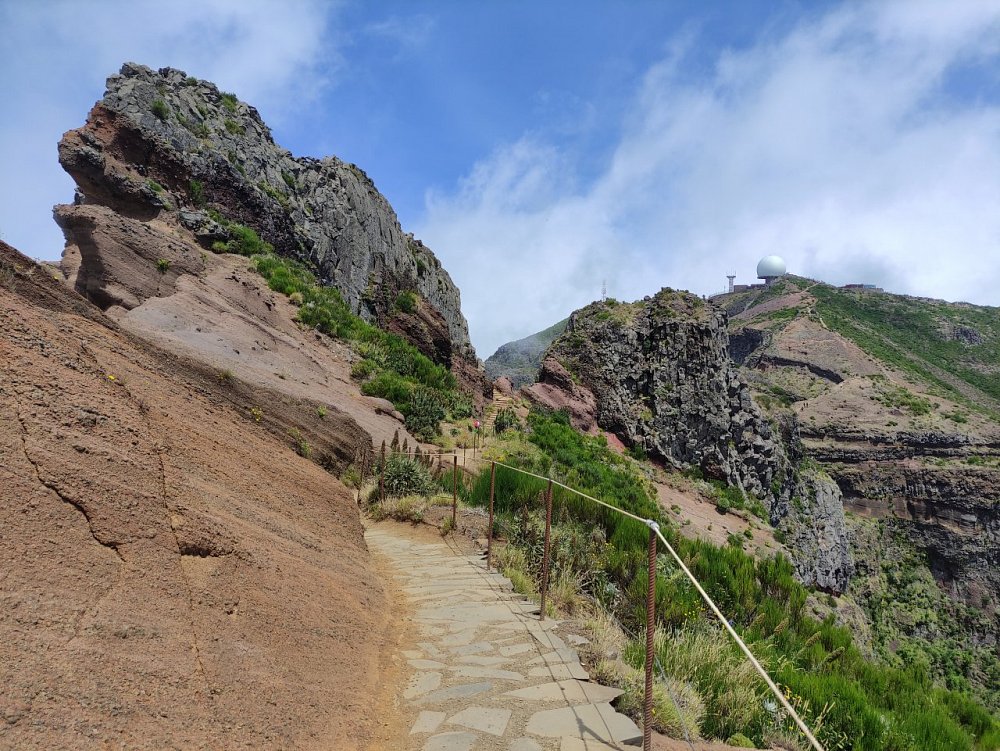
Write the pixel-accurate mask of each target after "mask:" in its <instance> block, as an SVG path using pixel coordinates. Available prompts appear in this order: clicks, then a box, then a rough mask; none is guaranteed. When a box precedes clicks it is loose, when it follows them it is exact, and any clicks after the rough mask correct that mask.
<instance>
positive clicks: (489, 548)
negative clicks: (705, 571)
mask: <svg viewBox="0 0 1000 751" xmlns="http://www.w3.org/2000/svg"><path fill="white" fill-rule="evenodd" d="M406 453H407V455H408V456H410V457H413V456H414V455H415V452H414V451H413V450H408V451H407V452H406ZM477 453H478V447H473V455H472V456H471V457H470V456H468V453H467V451H463V456H462V462H461V465H462V468H463V469H466V470H467V469H468V466H469V462H470V461H471V462H474V463H476V464H480V465H485V464H489V466H490V500H489V520H488V523H487V528H486V570H487V571H489V570H490V567H491V566H492V563H493V522H494V519H493V516H494V508H493V507H494V496H495V489H496V470H497V467H503V468H505V469H508V470H511V471H513V472H518V473H520V474H523V475H526V476H528V477H534V478H535V479H538V480H541V481H543V482H545V483H546V490H545V493H544V496H545V538H544V547H543V552H542V581H541V586H540V595H541V603H540V604H541V608H540V612H539V620H542V621H544V620H545V601H546V595H547V593H548V579H549V558H550V554H551V551H550V539H551V529H552V489H553V487H560V488H562V489H564V490H566V491H568V492H569V493H572V494H574V495H577V496H579V497H580V498H583V499H584V500H586V501H589V502H591V503H596V504H597V505H599V506H603V507H604V508H606V509H609V510H610V511H613V512H614V513H617V514H621V515H622V516H625V517H627V518H629V519H633V520H634V521H637V522H639V523H640V524H643V525H645V526H646V527H647V528H648V529H649V548H648V553H649V554H648V558H647V562H648V579H647V587H646V656H645V678H646V682H645V693H644V697H643V721H642V748H643V751H651V749H652V736H651V733H652V725H653V722H652V720H653V663H654V654H653V652H654V649H653V637H654V633H655V593H656V556H657V541H659V542H660V543H662V544H663V547H664V548H665V549H666V551H667V552H668V553H669V554H670V556H671V557H672V558H673V559H674V561H675V562H676V563H677V565H678V566H679V567H680V569H681V571H683V572H684V575H685V576H686V577H687V578H688V579H689V580H690V582H691V584H692V585H693V586H694V588H695V589H696V590H697V592H698V594H699V595H700V596H701V598H702V599H703V600H704V601H705V603H706V604H707V605H708V607H709V609H710V610H711V611H712V613H713V614H714V615H715V617H716V618H717V619H718V620H719V623H721V624H722V626H723V628H725V630H726V632H727V633H728V634H729V636H730V637H731V638H732V639H733V641H735V642H736V644H737V646H738V647H739V648H740V651H742V652H743V654H744V655H745V656H746V658H747V659H748V660H749V661H750V664H751V665H753V667H754V669H755V670H756V671H757V673H758V674H759V675H760V677H761V678H762V679H763V680H764V683H765V684H766V685H767V687H768V689H769V690H770V691H771V693H773V694H774V696H775V697H776V698H777V699H778V701H779V702H780V704H781V706H782V707H783V708H784V709H785V711H786V712H787V713H788V715H789V716H790V717H791V718H792V720H793V721H794V722H795V724H796V726H798V729H799V730H800V731H801V732H802V734H803V735H804V736H805V737H806V739H808V741H809V743H810V745H811V746H812V748H813V749H814V750H815V751H825V749H824V748H823V746H822V745H821V744H820V742H819V741H818V740H816V737H815V736H814V735H813V733H812V731H810V730H809V728H808V727H807V726H806V724H805V722H803V720H802V718H801V717H799V714H798V713H797V712H796V711H795V709H794V708H793V707H792V705H791V704H790V703H789V701H788V699H787V698H786V697H785V695H784V693H783V692H782V691H781V689H780V688H778V686H777V684H775V682H774V681H773V680H772V679H771V676H770V675H769V674H768V672H767V670H765V669H764V667H763V665H761V664H760V661H759V660H758V659H757V658H756V657H755V656H754V655H753V653H752V652H751V651H750V648H749V647H748V646H747V645H746V642H744V641H743V639H742V638H741V637H740V635H739V634H738V633H736V630H735V629H734V628H733V627H732V625H731V624H730V623H729V621H728V620H727V619H726V617H725V616H724V615H723V614H722V611H720V610H719V608H718V606H717V605H716V604H715V601H714V600H712V598H711V597H710V596H709V594H708V593H707V592H706V591H705V589H704V587H702V585H701V583H700V582H699V581H698V579H697V578H696V577H695V576H694V574H692V573H691V570H690V569H689V568H688V567H687V565H685V563H684V561H683V560H682V559H681V557H680V556H679V555H678V554H677V551H676V550H674V548H673V546H672V545H671V544H670V543H669V542H668V541H667V539H666V538H665V537H664V536H663V533H662V532H661V531H660V525H659V524H658V523H657V522H656V521H655V520H653V519H644V518H643V517H641V516H637V515H636V514H632V513H630V512H628V511H625V510H624V509H621V508H618V507H617V506H613V505H612V504H610V503H606V502H604V501H602V500H600V499H599V498H595V497H593V496H591V495H587V494H586V493H582V492H580V491H579V490H576V489H575V488H571V487H569V486H568V485H564V484H563V483H561V482H559V481H558V480H553V479H552V478H551V477H545V476H543V475H538V474H535V473H534V472H528V471H527V470H524V469H521V468H519V467H513V466H511V465H509V464H504V463H503V462H498V461H495V460H491V459H485V458H483V457H481V456H476V454H477ZM420 456H421V458H425V461H429V462H430V464H431V465H433V464H434V463H435V462H436V463H437V465H438V467H439V468H440V469H441V470H442V471H443V470H444V467H445V457H451V459H452V461H451V465H452V466H451V469H452V472H453V479H452V496H451V522H452V528H453V529H454V528H455V525H456V523H457V515H458V467H459V456H458V452H457V450H456V451H454V452H445V451H439V452H427V453H425V454H422V455H420ZM379 466H380V467H381V468H382V471H381V472H380V473H379V477H378V488H379V500H380V501H382V500H385V485H384V469H385V444H384V443H383V445H382V449H381V460H380V464H379ZM366 471H367V470H365V469H363V470H362V478H361V482H360V483H359V488H358V500H359V501H360V499H361V485H363V484H364V480H365V478H364V474H365V472H366Z"/></svg>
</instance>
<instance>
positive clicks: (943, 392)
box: [715, 277, 1000, 703]
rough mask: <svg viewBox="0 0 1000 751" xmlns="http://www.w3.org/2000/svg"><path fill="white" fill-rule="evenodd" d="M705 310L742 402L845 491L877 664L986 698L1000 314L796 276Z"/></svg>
mask: <svg viewBox="0 0 1000 751" xmlns="http://www.w3.org/2000/svg"><path fill="white" fill-rule="evenodd" d="M715 302H716V303H718V304H719V305H720V306H721V307H723V308H724V309H726V310H728V311H729V312H730V313H731V314H732V317H731V319H730V329H731V334H732V335H731V338H730V351H731V354H732V356H733V358H734V359H735V360H736V361H738V362H740V363H741V364H742V366H741V368H740V370H741V372H742V375H743V377H744V378H745V379H746V380H747V382H748V383H749V384H750V387H751V390H752V391H753V394H754V400H755V402H756V403H758V404H759V405H761V406H762V407H763V408H764V410H765V412H766V413H767V414H768V415H769V416H770V417H771V419H774V420H794V421H795V422H796V424H797V425H798V426H799V427H798V433H799V436H800V439H801V451H802V453H803V455H804V457H806V460H807V462H808V463H811V465H812V466H814V467H815V469H816V471H818V472H820V473H822V475H824V476H826V477H828V478H829V479H830V481H831V482H832V484H833V486H834V487H831V488H830V490H831V491H834V490H836V492H837V494H838V495H842V501H841V500H840V499H839V498H838V500H837V502H838V503H842V504H843V506H844V507H845V509H846V510H847V512H848V514H849V515H850V516H851V521H850V524H849V527H850V530H851V532H850V537H849V539H850V543H851V548H852V550H853V553H854V558H855V559H856V560H857V561H858V566H859V572H860V574H859V578H858V580H857V582H856V583H854V584H852V585H851V586H850V587H849V588H848V591H849V592H851V593H852V594H854V595H855V596H856V597H857V598H858V599H859V601H860V602H861V603H862V605H863V606H864V607H865V609H866V611H867V614H868V616H869V618H870V619H871V621H872V623H873V624H875V625H876V626H878V625H879V624H882V626H881V627H880V628H879V629H876V634H877V636H880V637H881V638H880V640H879V644H878V645H877V646H879V648H880V651H881V652H882V654H883V655H884V656H886V657H887V658H890V659H894V660H900V659H903V660H911V661H912V660H914V659H920V660H928V661H929V662H930V664H931V665H932V668H933V670H934V671H935V672H938V673H939V674H940V675H941V676H943V677H947V678H948V679H949V680H954V681H959V683H957V684H956V685H961V681H969V682H971V683H972V685H973V686H974V687H975V686H978V687H979V689H983V688H985V687H986V686H988V685H991V681H992V685H993V686H994V688H995V686H996V685H997V684H996V681H995V678H990V677H989V675H990V673H989V671H990V670H991V669H992V670H993V671H994V672H993V675H994V676H995V675H1000V663H998V661H997V655H996V652H995V649H996V645H997V643H998V640H1000V617H998V615H1000V574H998V572H1000V566H998V563H1000V497H998V494H997V490H996V489H997V487H998V486H1000V417H998V415H1000V409H998V402H997V394H998V393H1000V374H998V372H997V368H996V363H997V361H998V355H1000V310H998V309H996V308H984V307H979V306H972V305H967V304H949V303H945V302H942V301H939V300H927V299H920V298H911V297H904V296H901V295H892V294H888V293H881V292H854V291H847V290H839V289H836V288H833V287H830V286H828V285H824V284H821V283H817V282H813V281H811V280H806V279H800V278H797V277H787V278H786V279H785V280H784V281H783V282H781V283H780V284H779V285H777V286H776V287H775V288H772V289H769V290H762V291H751V292H747V293H737V294H734V295H724V296H720V297H718V298H715ZM824 495H825V494H824ZM814 497H815V498H817V499H819V498H820V494H819V493H817V494H816V495H815V496H814ZM873 525H874V526H873ZM790 542H793V543H794V541H790ZM886 614H892V618H891V619H890V618H887V615H886ZM890 620H891V621H892V623H891V625H890V624H889V621H890ZM980 651H982V654H980ZM920 654H923V655H924V656H923V657H919V658H917V657H915V655H920ZM969 654H976V655H978V657H977V658H976V659H974V660H972V661H971V662H969V660H967V659H966V657H967V656H968V655H969ZM900 655H903V656H904V657H900ZM963 655H965V657H963ZM973 663H976V666H975V667H973V666H972V664H973ZM956 665H964V666H965V667H962V668H960V669H956V667H955V666H956ZM985 698H986V699H987V700H988V701H992V702H993V703H996V702H997V700H998V698H1000V697H997V696H994V697H993V698H992V699H991V698H990V696H989V695H986V696H985Z"/></svg>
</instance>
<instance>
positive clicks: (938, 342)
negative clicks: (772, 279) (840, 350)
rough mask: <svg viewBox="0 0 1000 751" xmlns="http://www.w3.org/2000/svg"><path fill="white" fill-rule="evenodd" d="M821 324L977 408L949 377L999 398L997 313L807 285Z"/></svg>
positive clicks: (999, 316) (999, 325) (999, 330)
mask: <svg viewBox="0 0 1000 751" xmlns="http://www.w3.org/2000/svg"><path fill="white" fill-rule="evenodd" d="M811 293H812V294H813V295H814V296H815V297H816V301H817V302H816V309H817V311H818V312H819V314H820V315H821V316H822V318H823V322H824V323H826V325H827V326H828V327H829V328H831V329H833V330H834V331H836V332H838V333H839V334H841V335H842V336H845V337H847V338H848V339H850V340H851V341H853V342H854V343H855V344H857V345H858V346H859V347H861V348H862V349H863V350H865V351H866V352H867V353H868V354H870V355H872V356H874V357H876V358H878V359H880V360H882V361H883V362H887V363H889V364H891V365H894V366H895V367H897V368H899V369H900V370H902V371H903V372H905V373H908V374H910V375H913V376H915V377H917V378H919V379H920V380H922V381H924V382H927V383H929V384H932V385H934V386H935V387H937V388H938V389H939V390H940V391H941V392H942V393H943V395H945V396H947V397H948V398H950V399H953V400H955V401H959V402H962V403H965V404H968V405H969V406H970V407H973V408H977V409H980V410H982V408H983V405H977V404H976V403H975V400H974V399H973V400H970V399H969V398H968V397H967V396H966V395H965V394H963V392H962V391H961V390H960V389H959V388H958V386H956V384H955V382H953V381H952V380H951V378H954V379H955V380H957V381H964V382H965V383H967V384H969V385H970V386H973V387H974V388H976V389H978V390H980V391H982V392H983V393H984V394H987V395H988V396H990V397H993V398H994V399H1000V371H998V370H997V369H996V368H995V367H992V366H993V365H994V364H995V363H996V362H997V361H1000V314H998V310H997V309H996V308H987V307H982V306H977V305H955V304H948V303H944V302H941V301H937V300H926V299H918V298H912V297H904V296H902V295H890V294H883V293H872V292H851V291H847V290H840V289H836V288H833V287H828V286H826V285H822V284H820V285H816V286H815V287H813V288H812V289H811Z"/></svg>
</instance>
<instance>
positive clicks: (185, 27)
mask: <svg viewBox="0 0 1000 751" xmlns="http://www.w3.org/2000/svg"><path fill="white" fill-rule="evenodd" d="M338 5H339V4H338V3H332V2H326V1H324V0H285V1H283V2H276V1H269V0H172V1H171V2H168V3H164V2H151V1H150V0H137V1H133V2H125V1H124V0H122V1H117V0H97V1H94V2H85V3H84V2H79V1H78V0H43V2H24V3H14V2H10V3H3V4H2V6H0V28H3V29H4V44H3V45H2V46H0V89H2V90H3V92H4V117H3V118H2V122H0V163H2V164H3V165H4V169H3V171H2V172H0V235H2V237H3V239H5V240H6V241H7V242H9V243H11V244H13V245H15V247H18V248H19V249H20V250H22V251H23V252H25V253H28V254H30V255H34V256H37V257H40V258H49V259H51V258H58V257H59V254H60V253H61V251H62V234H61V232H60V231H59V229H58V228H57V227H56V226H55V224H54V222H53V221H52V219H51V216H49V215H48V212H47V211H45V210H44V209H43V210H42V211H39V207H45V206H51V205H53V204H56V203H65V202H68V201H70V200H72V196H73V183H72V181H71V180H70V179H69V178H68V177H67V176H66V175H65V174H64V173H63V171H62V169H61V168H60V167H59V165H58V163H57V154H56V144H57V143H58V141H59V139H60V137H61V136H62V133H63V132H64V131H66V130H69V129H71V128H76V127H79V126H80V125H82V124H83V122H84V119H85V117H86V113H87V111H88V110H89V109H90V107H91V106H92V105H93V104H94V102H95V101H96V100H97V99H99V98H100V97H101V95H102V94H103V91H104V85H103V83H104V79H105V78H106V77H107V76H109V75H111V74H112V73H115V72H117V70H118V68H119V67H120V66H121V64H122V63H123V62H125V61H135V62H139V63H143V64H145V65H148V66H150V67H152V68H159V67H164V66H170V67H174V68H180V69H182V70H185V71H187V72H188V73H189V74H190V75H193V76H196V77H198V78H205V79H208V80H211V81H213V82H214V83H217V84H218V85H219V86H220V87H221V88H222V89H223V90H230V91H233V92H235V93H236V94H238V95H239V96H240V98H241V99H244V100H246V101H249V102H251V103H252V104H254V105H255V106H256V107H257V108H258V109H259V110H261V114H262V115H263V117H264V118H265V120H267V121H269V122H270V123H271V124H272V125H273V124H274V123H275V122H278V123H280V122H281V121H282V119H283V118H286V117H290V116H291V115H292V114H294V113H296V112H300V111H302V110H303V109H305V108H306V107H307V106H308V105H309V103H310V101H311V100H312V99H313V97H314V96H315V94H316V93H317V92H318V90H319V89H320V88H322V87H323V86H324V85H325V84H326V83H328V81H329V77H330V76H331V75H333V74H335V73H336V71H337V69H338V63H339V58H338V56H337V50H336V49H335V48H333V47H331V46H330V45H329V39H328V34H327V32H328V30H329V26H330V22H331V17H332V14H333V13H335V12H336V10H337V7H338Z"/></svg>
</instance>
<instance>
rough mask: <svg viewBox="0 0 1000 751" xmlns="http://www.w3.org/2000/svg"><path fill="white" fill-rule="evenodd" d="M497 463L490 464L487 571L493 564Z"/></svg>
mask: <svg viewBox="0 0 1000 751" xmlns="http://www.w3.org/2000/svg"><path fill="white" fill-rule="evenodd" d="M496 479H497V463H496V462H490V521H489V523H488V525H487V527H486V570H487V571H489V570H490V565H491V564H492V563H493V490H494V488H495V487H496Z"/></svg>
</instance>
